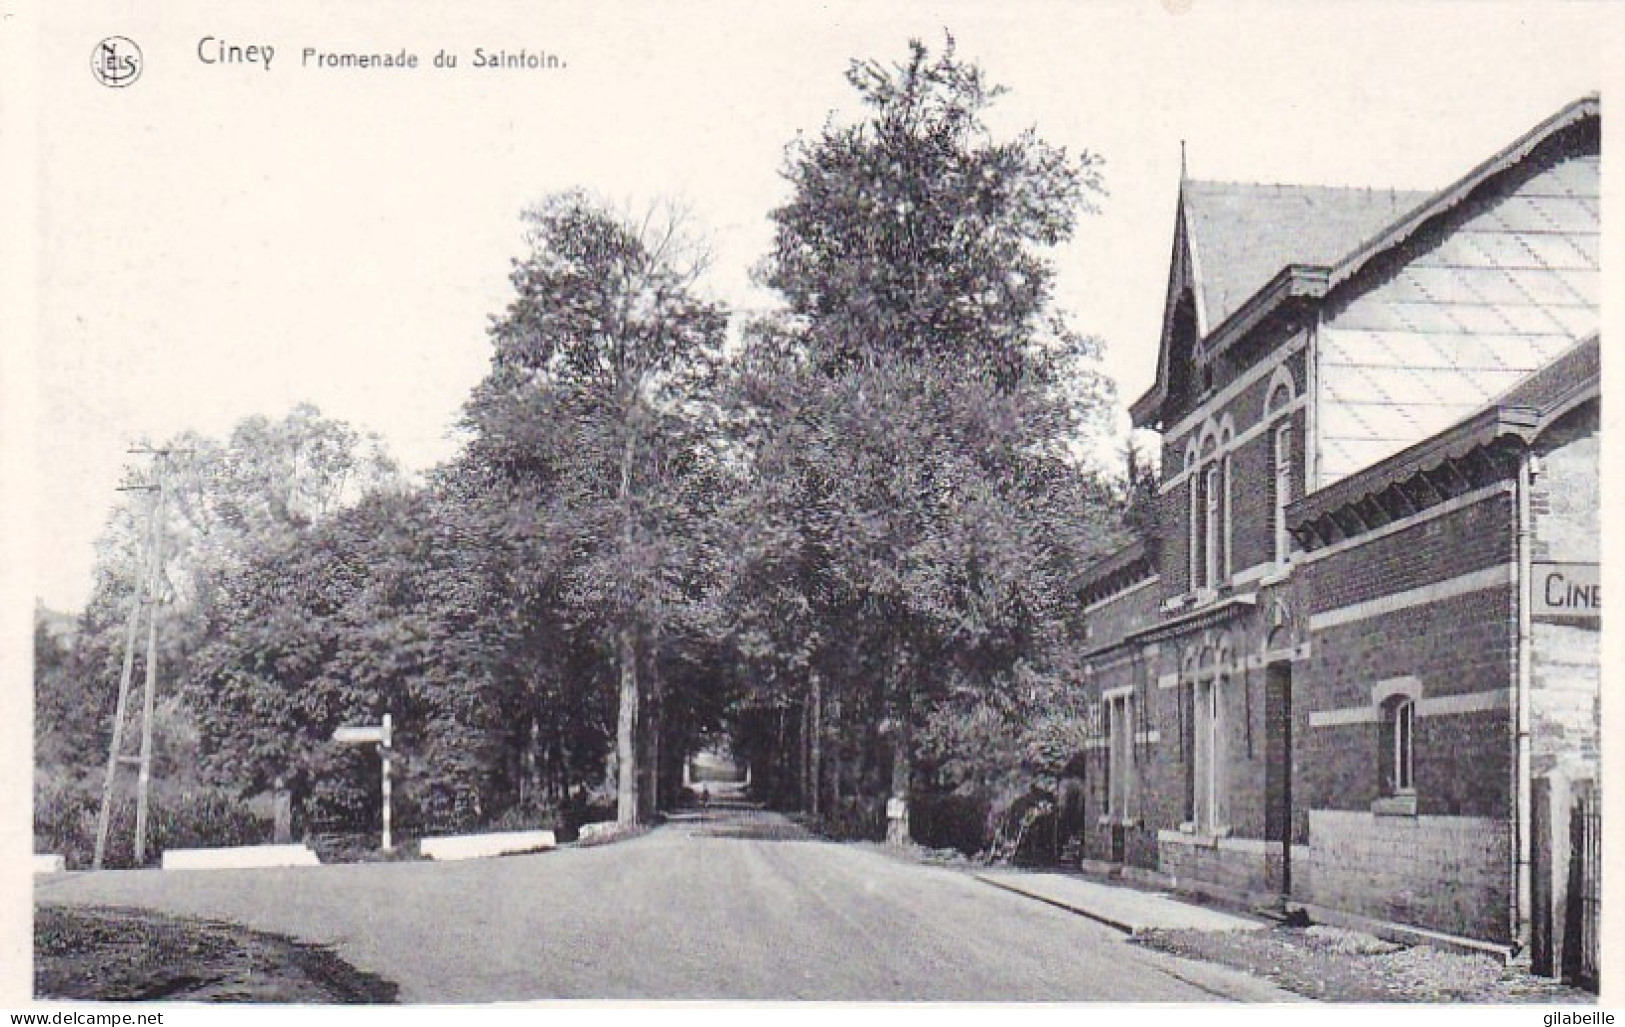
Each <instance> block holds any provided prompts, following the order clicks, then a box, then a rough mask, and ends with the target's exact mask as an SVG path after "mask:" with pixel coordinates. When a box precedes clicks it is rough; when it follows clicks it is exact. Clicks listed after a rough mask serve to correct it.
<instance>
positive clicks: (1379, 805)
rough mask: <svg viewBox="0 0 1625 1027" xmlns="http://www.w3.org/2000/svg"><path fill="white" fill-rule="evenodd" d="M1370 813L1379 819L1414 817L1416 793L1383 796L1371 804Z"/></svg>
mask: <svg viewBox="0 0 1625 1027" xmlns="http://www.w3.org/2000/svg"><path fill="white" fill-rule="evenodd" d="M1371 812H1372V813H1373V814H1375V815H1376V816H1379V817H1414V816H1416V793H1415V792H1411V793H1408V794H1400V795H1384V796H1383V797H1382V798H1380V799H1375V800H1373V801H1372V803H1371Z"/></svg>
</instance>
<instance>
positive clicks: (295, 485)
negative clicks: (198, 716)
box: [36, 404, 400, 764]
mask: <svg viewBox="0 0 1625 1027" xmlns="http://www.w3.org/2000/svg"><path fill="white" fill-rule="evenodd" d="M161 448H164V449H167V450H171V451H173V455H172V456H171V457H169V458H168V460H167V461H166V465H165V486H166V499H167V501H166V504H165V511H166V517H165V524H164V530H163V533H162V534H163V538H164V552H163V563H164V576H163V596H162V598H163V599H164V604H163V607H162V616H163V630H162V631H161V632H160V649H159V660H160V667H161V670H162V673H163V682H162V683H163V684H164V685H165V686H166V687H168V686H169V685H170V684H171V683H173V682H175V681H178V680H182V679H184V678H185V677H186V676H187V675H188V673H189V665H190V660H191V658H192V655H193V654H194V653H195V652H196V651H197V650H198V648H199V647H200V646H202V645H203V644H204V641H205V635H206V632H207V627H206V625H207V623H208V620H209V617H210V611H211V609H212V606H213V604H214V602H215V600H216V598H217V592H218V589H219V588H220V587H221V584H222V582H224V581H225V580H227V579H228V578H230V577H231V576H232V575H233V574H235V573H236V572H237V571H238V570H239V569H240V567H241V565H242V562H243V561H244V560H245V559H247V558H249V557H250V556H251V555H253V554H255V553H258V552H261V551H263V550H264V549H265V548H266V547H268V546H271V545H273V544H280V543H281V542H284V541H286V540H287V539H289V538H291V537H293V536H294V535H295V534H296V533H297V531H298V530H299V529H300V528H302V527H304V526H306V525H309V524H311V523H314V522H316V521H318V520H320V519H321V518H323V517H325V516H327V515H329V514H331V513H332V512H334V511H336V510H338V509H341V508H343V507H346V506H348V505H350V504H353V503H354V502H355V501H356V500H357V499H359V498H360V497H362V496H364V495H366V494H368V493H370V492H374V491H378V490H389V489H393V488H395V487H397V486H398V484H399V481H400V478H399V471H398V469H397V467H396V465H395V463H394V461H393V460H392V459H391V458H390V457H389V455H388V454H387V453H386V452H385V451H384V447H383V443H382V440H380V439H379V438H378V436H377V435H375V434H371V433H365V432H362V431H359V430H357V429H355V428H353V427H351V426H350V425H348V424H346V423H344V422H343V421H339V420H336V419H333V418H328V417H325V416H323V415H322V413H321V411H319V410H318V409H317V408H316V407H314V406H312V405H310V404H301V405H299V406H297V407H295V408H294V409H293V410H292V411H290V412H289V413H288V414H287V415H286V416H284V417H283V418H281V419H279V420H273V419H271V418H267V417H263V416H255V417H250V418H247V419H245V420H243V421H242V422H240V423H239V424H238V425H237V426H236V427H235V428H234V429H233V431H232V432H231V434H230V435H229V436H227V437H226V438H225V439H218V438H212V437H209V436H207V435H203V434H201V433H199V432H194V431H186V432H181V433H179V434H177V435H176V436H174V437H173V438H171V439H169V440H168V441H167V442H165V443H164V445H163V446H162V447H161ZM150 475H151V466H150V465H149V464H147V463H146V461H145V458H143V462H142V464H141V466H131V467H130V468H129V469H128V471H127V472H126V475H125V479H126V482H125V483H126V484H129V485H135V484H150V481H149V478H150ZM150 502H151V494H150V493H147V492H141V491H133V492H124V493H122V499H121V500H120V501H119V502H118V503H117V504H116V505H115V506H114V507H113V509H112V511H111V512H110V514H109V516H108V520H107V524H106V526H105V528H104V529H103V532H102V535H101V537H100V538H99V539H98V540H97V544H96V550H97V560H96V565H95V571H94V573H95V580H94V583H93V586H92V591H91V595H90V598H89V600H88V602H87V603H86V606H85V609H84V610H83V611H82V613H81V614H80V617H79V627H78V630H77V632H76V633H75V634H76V643H75V645H74V648H73V651H72V652H71V653H70V654H69V656H68V658H67V662H66V665H65V666H64V667H63V668H62V669H61V671H60V672H59V673H56V674H53V675H50V676H48V677H47V676H41V675H36V693H37V708H38V710H39V714H38V715H39V716H41V717H45V718H50V719H51V720H52V721H53V725H52V726H53V727H54V728H55V729H56V730H58V731H59V732H61V733H62V734H63V737H65V738H69V739H72V740H73V741H74V744H72V745H67V746H62V747H59V748H53V749H50V750H44V749H42V750H41V752H42V755H43V756H45V757H46V758H60V759H64V760H69V761H73V762H81V763H85V764H96V763H99V762H100V761H101V760H103V759H105V758H106V746H107V744H108V738H109V735H110V731H111V723H110V722H111V717H112V713H113V706H114V699H115V696H116V691H117V689H116V685H117V682H118V680H119V669H120V662H121V661H122V658H123V647H124V635H125V625H126V619H127V617H128V614H129V608H130V603H131V597H132V596H133V594H134V593H135V591H136V583H137V581H138V578H139V574H140V567H141V565H142V562H143V561H144V559H145V558H146V554H145V551H144V549H143V547H144V545H145V544H146V540H147V534H146V531H145V525H146V523H147V517H148V513H149V509H150V505H149V504H150ZM144 660H145V656H144V654H137V658H136V666H135V679H136V680H139V679H140V677H141V675H142V674H143V673H144V671H143V669H142V668H143V665H144ZM58 692H61V693H63V695H62V696H58V695H56V694H55V693H58ZM79 697H82V698H83V700H84V701H80V698H79ZM169 698H170V700H171V701H169V702H166V703H161V704H160V710H161V711H162V712H163V713H164V715H165V716H166V717H169V718H171V719H173V720H174V721H175V724H174V730H173V731H166V730H160V732H159V752H160V756H162V755H163V754H164V751H165V750H166V748H167V747H169V741H170V737H171V735H177V734H186V733H188V732H187V728H186V725H185V723H184V722H185V721H186V720H187V719H188V711H187V710H186V709H185V708H184V707H182V706H178V705H176V704H175V703H174V702H173V699H174V694H173V693H171V695H170V697H169ZM133 705H135V704H133ZM132 714H133V711H132ZM159 726H160V728H163V727H164V726H165V725H163V724H160V725H159ZM98 751H99V752H98Z"/></svg>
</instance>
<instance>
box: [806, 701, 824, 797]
mask: <svg viewBox="0 0 1625 1027" xmlns="http://www.w3.org/2000/svg"><path fill="white" fill-rule="evenodd" d="M808 684H809V692H810V693H811V694H810V695H809V696H808V714H809V715H808V717H807V720H808V721H809V725H810V726H809V730H808V732H807V763H808V764H809V766H808V771H809V773H808V774H807V779H808V780H809V781H811V782H812V792H811V794H809V795H808V796H807V811H808V812H809V813H811V814H812V815H813V816H817V815H818V813H819V810H820V808H821V807H822V805H823V804H822V802H821V801H820V799H821V795H820V794H819V793H821V792H822V791H823V790H824V789H823V784H824V776H823V769H824V767H823V763H824V759H823V756H824V752H823V748H824V746H823V742H824V684H823V681H822V680H820V678H819V676H818V672H817V671H813V673H812V680H811V681H810V682H809V683H808Z"/></svg>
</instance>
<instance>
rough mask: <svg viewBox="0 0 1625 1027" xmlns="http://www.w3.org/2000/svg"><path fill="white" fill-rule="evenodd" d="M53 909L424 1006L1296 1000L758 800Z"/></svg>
mask: <svg viewBox="0 0 1625 1027" xmlns="http://www.w3.org/2000/svg"><path fill="white" fill-rule="evenodd" d="M36 901H37V902H40V903H42V904H49V903H71V904H90V905H116V906H137V907H145V908H149V909H154V910H157V911H160V912H164V913H169V914H176V915H188V916H200V917H206V918H210V919H223V920H230V921H234V922H237V923H241V924H244V925H247V926H249V927H252V928H255V929H258V930H264V931H272V932H276V933H280V934H286V935H289V936H292V937H295V938H298V939H301V940H305V941H312V942H319V943H324V944H330V945H332V946H334V948H335V949H336V951H337V953H338V954H339V955H340V956H341V957H342V958H344V959H345V960H347V961H349V962H350V963H351V964H353V965H355V966H356V967H357V968H359V969H362V970H366V971H370V972H372V973H376V974H380V975H382V976H384V977H386V978H388V979H390V980H392V981H395V982H396V983H398V984H399V985H400V989H401V990H400V997H401V999H402V1001H408V1002H437V1003H446V1002H451V1003H456V1002H480V1001H496V1000H504V1001H512V1000H524V999H586V998H594V999H671V1000H679V999H744V1000H764V1001H765V1000H788V999H819V1000H859V1001H862V1000H868V1001H959V1002H965V1001H983V1000H989V1001H992V1000H997V1001H1029V1000H1030V1001H1051V1002H1053V1001H1081V1000H1095V999H1099V1000H1111V1001H1119V1002H1150V1001H1156V1002H1167V1001H1187V1000H1188V1001H1203V1002H1211V1001H1217V1000H1220V999H1243V1000H1248V999H1250V1000H1262V1001H1286V1000H1289V999H1291V998H1292V996H1289V995H1287V994H1286V993H1284V992H1281V991H1278V990H1276V989H1275V988H1273V987H1271V986H1270V985H1268V984H1265V983H1263V982H1260V981H1258V980H1256V979H1254V978H1251V977H1247V976H1246V975H1243V974H1238V973H1235V972H1233V971H1229V970H1225V969H1223V968H1220V967H1215V966H1208V965H1206V964H1200V963H1192V962H1186V961H1183V960H1177V959H1174V958H1172V957H1168V956H1163V955H1161V954H1158V953H1154V952H1149V951H1146V950H1144V949H1140V948H1137V947H1135V946H1132V945H1129V944H1128V943H1127V942H1126V941H1125V940H1124V939H1123V936H1122V935H1120V934H1118V933H1117V932H1115V931H1113V930H1111V929H1110V928H1107V927H1104V926H1101V925H1099V924H1096V923H1094V922H1092V921H1090V920H1086V919H1084V918H1082V917H1079V916H1076V915H1073V914H1070V913H1066V912H1063V911H1061V910H1057V909H1054V908H1051V907H1049V906H1045V905H1043V904H1041V903H1037V902H1034V901H1032V900H1030V899H1026V898H1022V897H1020V896H1016V895H1011V894H1009V893H1007V892H1004V891H1000V890H998V889H996V888H993V887H991V886H989V885H987V884H984V883H982V882H979V881H977V880H975V879H974V878H972V877H971V876H970V875H968V874H964V873H961V872H958V871H954V870H949V869H944V868H937V867H926V866H919V865H916V864H913V863H909V862H906V861H903V860H901V859H897V858H893V857H891V856H888V855H886V854H884V853H883V852H880V851H877V850H876V849H875V848H871V847H865V846H856V845H838V844H832V843H829V842H824V841H819V840H815V839H812V838H809V837H808V836H807V835H806V834H804V833H803V832H802V831H801V830H800V829H799V828H797V827H795V826H794V825H793V824H791V823H789V822H788V821H786V820H784V819H783V818H782V817H778V816H775V815H773V814H768V813H760V812H754V811H743V810H739V811H715V812H712V813H710V814H708V815H707V816H704V817H689V818H680V819H676V820H674V821H672V822H670V823H668V824H667V825H665V826H663V827H661V828H659V829H657V830H655V831H652V832H650V833H648V834H646V835H643V836H641V837H637V838H633V839H629V840H626V841H622V842H618V843H615V844H611V845H604V846H597V847H590V848H581V849H575V848H572V849H565V850H560V851H556V852H550V853H543V854H537V855H528V856H512V857H507V858H504V859H495V860H480V861H470V862H463V863H445V864H437V863H428V862H417V863H374V864H353V865H346V866H324V867H308V868H290V869H278V870H191V871H173V870H172V871H159V870H137V871H110V872H106V873H102V874H97V875H92V874H79V875H69V876H66V877H57V878H50V879H45V880H42V881H41V882H40V883H39V884H38V885H37V886H36Z"/></svg>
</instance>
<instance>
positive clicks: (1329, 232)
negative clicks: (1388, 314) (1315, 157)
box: [1181, 180, 1433, 335]
mask: <svg viewBox="0 0 1625 1027" xmlns="http://www.w3.org/2000/svg"><path fill="white" fill-rule="evenodd" d="M1181 189H1182V194H1181V196H1182V201H1183V204H1184V208H1185V219H1186V221H1185V224H1186V231H1187V233H1188V238H1189V241H1190V245H1191V248H1192V250H1193V251H1194V259H1195V276H1194V277H1195V279H1196V283H1197V293H1198V302H1199V304H1200V310H1199V311H1198V315H1197V316H1198V326H1199V329H1200V331H1201V333H1202V334H1203V335H1206V334H1207V333H1209V332H1211V331H1212V330H1213V329H1214V328H1217V327H1218V326H1219V325H1221V324H1223V323H1224V321H1225V319H1226V318H1228V317H1229V316H1230V315H1231V314H1233V313H1235V311H1236V309H1237V308H1238V307H1240V306H1241V305H1242V304H1243V303H1245V302H1246V301H1247V300H1248V299H1250V298H1251V297H1252V296H1253V294H1255V293H1256V292H1258V290H1259V289H1261V288H1263V287H1264V286H1265V285H1266V284H1267V283H1268V282H1269V281H1270V279H1272V278H1274V277H1275V276H1276V275H1277V274H1279V273H1280V271H1281V269H1282V268H1284V267H1286V266H1287V265H1289V264H1304V265H1313V266H1326V267H1329V266H1331V265H1333V264H1335V263H1336V262H1337V261H1338V260H1339V259H1341V258H1342V257H1344V256H1346V255H1347V254H1349V253H1351V252H1353V251H1354V250H1356V249H1358V248H1359V247H1360V246H1361V244H1363V243H1365V242H1367V241H1369V240H1370V239H1372V238H1374V237H1375V236H1376V235H1378V234H1379V233H1380V232H1382V230H1383V229H1386V228H1387V227H1389V226H1390V225H1391V224H1393V223H1394V222H1395V221H1396V220H1398V219H1399V217H1400V216H1401V215H1403V214H1405V213H1407V212H1409V211H1410V210H1412V209H1413V208H1415V207H1416V206H1418V205H1419V204H1421V203H1422V202H1423V201H1425V200H1427V199H1428V198H1429V197H1430V196H1432V195H1433V194H1432V193H1429V192H1413V191H1408V190H1393V189H1347V188H1336V187H1331V186H1302V185H1270V184H1260V183H1255V182H1213V181H1198V180H1187V181H1185V182H1184V183H1182V186H1181Z"/></svg>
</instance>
